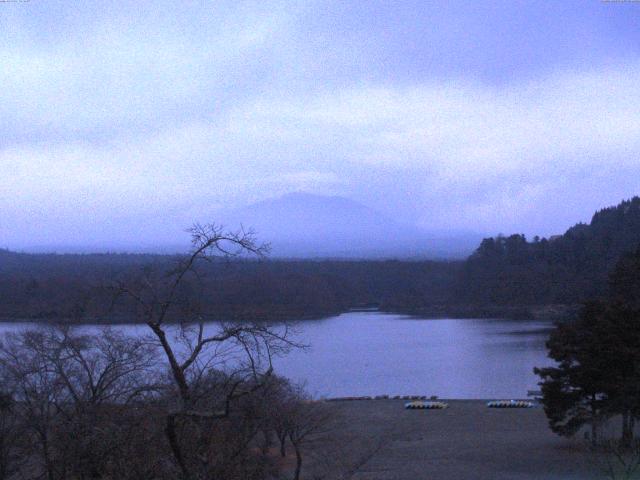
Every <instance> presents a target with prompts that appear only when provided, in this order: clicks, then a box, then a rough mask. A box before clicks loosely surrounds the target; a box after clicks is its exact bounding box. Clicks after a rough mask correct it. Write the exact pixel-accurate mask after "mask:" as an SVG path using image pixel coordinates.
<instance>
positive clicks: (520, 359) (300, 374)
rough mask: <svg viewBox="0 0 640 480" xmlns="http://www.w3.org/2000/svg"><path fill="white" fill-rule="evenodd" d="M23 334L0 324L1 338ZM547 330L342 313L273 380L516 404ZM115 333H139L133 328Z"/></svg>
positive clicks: (533, 385)
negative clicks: (505, 400) (508, 400)
mask: <svg viewBox="0 0 640 480" xmlns="http://www.w3.org/2000/svg"><path fill="white" fill-rule="evenodd" d="M28 326H29V324H24V323H20V324H0V333H2V332H4V331H15V330H18V329H22V328H25V327H28ZM550 327H551V323H550V322H540V321H523V320H518V321H515V320H500V319H417V318H414V317H408V316H403V315H395V314H381V313H377V312H358V313H346V314H343V315H339V316H337V317H331V318H327V319H324V320H312V321H304V322H299V323H298V324H297V327H296V329H297V332H298V333H297V337H296V338H297V340H298V341H300V342H302V343H305V344H307V345H309V348H308V349H307V350H305V351H294V352H292V353H291V354H289V355H288V356H287V357H284V358H279V359H276V361H275V362H274V365H275V369H276V373H278V374H280V375H283V376H286V377H289V378H291V379H293V380H295V381H299V382H305V383H306V388H307V390H308V391H309V392H310V393H311V394H313V395H314V396H315V397H336V396H351V395H354V396H359V395H429V396H430V395H437V396H439V397H441V398H487V399H488V398H522V397H525V396H526V393H527V390H538V387H537V381H538V379H537V377H536V376H535V375H534V374H533V367H535V366H545V365H549V364H550V363H551V361H550V360H549V359H548V358H546V351H545V346H544V343H545V341H546V338H547V335H548V330H549V328H550ZM92 328H94V327H92ZM117 328H122V329H124V330H126V331H127V332H128V333H136V332H144V333H146V329H145V328H146V327H144V326H140V325H135V326H134V325H125V326H121V327H120V326H119V327H117Z"/></svg>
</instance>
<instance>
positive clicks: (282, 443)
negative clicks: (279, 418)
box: [278, 436, 287, 458]
mask: <svg viewBox="0 0 640 480" xmlns="http://www.w3.org/2000/svg"><path fill="white" fill-rule="evenodd" d="M278 439H279V440H280V456H281V457H282V458H284V457H286V456H287V447H286V445H285V443H286V442H287V437H281V436H278Z"/></svg>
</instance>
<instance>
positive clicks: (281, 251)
mask: <svg viewBox="0 0 640 480" xmlns="http://www.w3.org/2000/svg"><path fill="white" fill-rule="evenodd" d="M222 220H223V222H224V223H225V225H227V226H229V227H232V226H234V225H239V224H242V225H244V226H245V227H251V228H253V229H254V230H255V231H256V232H257V234H258V237H259V239H261V240H264V241H267V242H269V243H270V244H271V246H272V255H271V256H273V257H323V258H326V257H333V258H381V257H402V258H407V257H430V258H462V257H465V256H466V255H468V254H470V253H471V252H472V251H473V248H474V247H475V246H476V245H477V243H478V241H479V240H480V237H479V236H474V235H463V234H460V235H450V236H447V235H443V234H436V233H430V232H426V231H423V230H421V229H419V228H417V227H415V226H412V225H408V224H404V223H401V222H397V221H395V220H393V219H390V218H388V217H386V216H384V215H382V214H381V213H380V212H377V211H375V210H373V209H371V208H369V207H367V206H365V205H362V204H360V203H358V202H355V201H353V200H350V199H348V198H344V197H338V196H323V195H313V194H309V193H290V194H287V195H284V196H282V197H279V198H273V199H268V200H264V201H262V202H258V203H255V204H252V205H249V206H248V207H245V208H242V209H238V210H235V211H232V212H229V213H227V214H223V215H222Z"/></svg>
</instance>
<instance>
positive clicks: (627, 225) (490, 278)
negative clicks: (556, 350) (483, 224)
mask: <svg viewBox="0 0 640 480" xmlns="http://www.w3.org/2000/svg"><path fill="white" fill-rule="evenodd" d="M638 245H640V197H634V198H632V199H631V200H626V201H623V202H621V203H620V204H619V205H616V206H613V207H609V208H605V209H602V210H600V211H598V212H596V213H595V214H594V215H593V218H592V219H591V222H590V223H588V224H583V223H580V224H577V225H575V226H573V227H571V228H570V229H568V230H567V231H566V232H565V233H564V234H563V235H561V236H558V237H551V238H550V239H546V238H543V239H539V238H535V239H534V240H533V241H532V242H529V241H527V240H526V238H525V237H524V235H511V236H509V237H497V238H487V239H484V240H483V241H482V243H481V244H480V246H479V247H478V249H477V250H476V251H475V252H474V254H473V255H472V256H471V257H470V258H469V259H468V260H467V261H466V262H465V264H464V267H463V268H462V270H461V273H460V277H459V279H458V281H457V285H456V288H455V292H454V298H455V300H456V301H458V302H462V303H473V304H496V305H533V304H573V303H579V302H581V301H583V300H584V299H586V298H590V297H594V296H599V295H602V294H604V293H606V290H607V276H608V273H609V271H610V270H611V268H612V267H613V266H614V264H615V262H616V261H617V260H618V259H619V258H620V256H621V255H622V254H623V253H625V252H629V251H631V250H634V249H636V248H637V247H638Z"/></svg>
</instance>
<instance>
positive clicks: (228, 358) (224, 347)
mask: <svg viewBox="0 0 640 480" xmlns="http://www.w3.org/2000/svg"><path fill="white" fill-rule="evenodd" d="M190 232H191V236H192V246H193V248H192V251H191V253H190V254H189V255H188V256H186V257H185V258H180V259H179V260H178V262H177V264H176V266H175V268H173V269H171V270H169V271H166V272H158V271H156V270H154V269H151V268H147V269H145V270H144V271H143V272H142V273H141V275H140V276H138V277H137V278H135V279H127V280H126V281H121V282H119V283H118V285H117V286H116V287H115V293H116V296H115V298H116V299H117V300H118V301H119V300H123V299H124V301H125V302H127V303H126V304H125V308H128V309H129V312H131V313H133V315H134V316H135V319H136V320H137V321H140V322H144V323H145V324H146V325H147V326H148V327H149V329H150V331H151V332H152V333H153V335H154V336H155V338H156V340H157V342H158V343H159V345H160V347H161V350H162V352H163V354H164V357H165V359H166V362H167V364H168V367H169V368H168V369H169V372H170V377H171V381H172V384H173V386H174V387H175V391H176V398H177V402H176V405H175V407H174V408H173V409H172V410H171V411H170V412H168V414H167V417H166V429H165V430H166V437H167V440H168V442H169V445H170V447H171V451H172V452H173V456H174V459H175V461H176V462H177V464H178V466H179V468H180V471H181V473H182V477H183V478H184V479H187V480H191V479H195V478H202V477H205V476H207V478H209V477H208V475H210V473H207V472H210V462H209V461H208V458H209V457H210V455H208V454H207V453H205V452H203V451H198V452H193V451H190V452H189V453H187V452H186V451H185V449H184V448H183V445H182V444H183V443H184V442H183V441H182V440H181V432H185V431H187V432H189V435H194V434H197V435H202V436H206V432H208V431H210V430H211V428H212V426H211V422H212V421H215V420H222V419H226V418H228V417H229V415H230V409H231V406H232V404H233V403H234V402H237V401H238V400H239V399H240V398H242V397H244V396H247V395H249V394H251V393H253V392H255V391H257V390H258V389H260V388H262V387H263V385H264V383H265V381H266V379H268V378H269V377H270V375H271V373H272V371H273V368H272V363H271V359H272V357H273V356H274V355H279V354H282V353H285V352H286V351H288V350H289V349H290V348H291V347H292V346H294V344H293V343H292V342H291V341H290V339H289V331H288V328H287V327H286V326H283V327H278V328H275V327H272V326H270V325H267V324H264V323H241V324H240V323H228V322H222V321H218V322H216V323H214V324H207V325H205V322H206V321H207V320H210V319H211V318H210V316H209V315H207V312H206V311H204V310H203V308H202V303H203V302H202V299H203V297H204V295H206V282H205V279H206V275H205V273H206V272H205V269H204V268H203V265H204V264H206V262H210V261H212V260H214V259H216V258H219V257H227V258H228V257H239V256H243V255H247V254H250V255H255V256H257V257H262V256H263V255H264V254H265V253H266V252H267V251H268V247H267V246H266V245H261V244H258V243H257V242H256V240H255V237H254V234H253V232H251V231H249V232H246V231H244V230H240V231H238V232H235V233H234V232H226V231H224V230H223V229H222V228H221V227H219V226H216V225H205V226H202V225H195V226H194V227H193V228H192V229H191V230H190ZM211 370H221V371H224V372H225V375H223V376H222V377H218V380H220V381H219V382H218V383H215V382H214V383H215V384H213V383H212V382H211V378H212V377H211V376H210V375H208V373H209V372H211ZM211 387H213V388H211ZM183 436H184V435H183ZM187 456H188V457H189V458H187Z"/></svg>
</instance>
